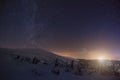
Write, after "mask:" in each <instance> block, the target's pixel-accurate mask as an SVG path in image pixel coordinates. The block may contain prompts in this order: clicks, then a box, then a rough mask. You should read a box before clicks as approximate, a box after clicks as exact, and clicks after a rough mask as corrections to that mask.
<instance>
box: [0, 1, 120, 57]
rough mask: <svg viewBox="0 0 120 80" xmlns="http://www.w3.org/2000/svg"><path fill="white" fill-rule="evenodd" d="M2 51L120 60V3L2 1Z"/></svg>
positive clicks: (0, 14)
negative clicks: (35, 50)
mask: <svg viewBox="0 0 120 80" xmlns="http://www.w3.org/2000/svg"><path fill="white" fill-rule="evenodd" d="M0 47H4V48H43V49H46V50H49V51H52V52H55V53H57V54H60V55H64V56H72V57H77V58H93V57H90V56H91V55H92V56H94V57H95V55H97V56H98V55H99V54H103V55H109V56H110V57H111V56H112V58H115V59H120V1H119V0H1V2H0ZM104 52H106V53H104Z"/></svg>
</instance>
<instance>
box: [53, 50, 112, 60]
mask: <svg viewBox="0 0 120 80" xmlns="http://www.w3.org/2000/svg"><path fill="white" fill-rule="evenodd" d="M53 53H55V54H57V55H60V56H65V57H71V58H75V59H97V60H104V59H106V60H113V57H112V55H110V54H109V53H108V52H105V51H91V52H88V53H87V54H86V55H83V54H81V53H82V52H80V53H79V54H76V53H72V52H71V53H70V52H56V51H53Z"/></svg>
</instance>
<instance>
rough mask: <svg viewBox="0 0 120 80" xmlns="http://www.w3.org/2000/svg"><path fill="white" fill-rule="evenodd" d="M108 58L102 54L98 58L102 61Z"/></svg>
mask: <svg viewBox="0 0 120 80" xmlns="http://www.w3.org/2000/svg"><path fill="white" fill-rule="evenodd" d="M105 59H106V58H105V57H104V56H100V57H99V58H98V60H100V61H104V60H105Z"/></svg>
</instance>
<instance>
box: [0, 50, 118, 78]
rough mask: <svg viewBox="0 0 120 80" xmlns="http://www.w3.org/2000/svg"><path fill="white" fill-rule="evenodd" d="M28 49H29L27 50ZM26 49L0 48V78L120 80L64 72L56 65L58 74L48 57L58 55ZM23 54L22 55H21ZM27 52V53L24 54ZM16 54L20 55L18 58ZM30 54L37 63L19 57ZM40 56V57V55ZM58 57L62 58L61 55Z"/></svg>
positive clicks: (63, 69) (51, 57)
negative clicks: (38, 60)
mask: <svg viewBox="0 0 120 80" xmlns="http://www.w3.org/2000/svg"><path fill="white" fill-rule="evenodd" d="M28 51H29V50H28ZM28 51H26V50H20V51H19V50H12V51H11V50H6V49H4V50H3V49H2V50H0V80H120V76H117V77H116V76H109V75H99V74H91V75H75V74H74V72H73V71H71V72H66V71H65V68H64V67H57V69H58V70H59V74H56V73H54V72H52V70H53V69H54V65H53V64H52V60H50V63H45V62H44V61H46V62H48V61H49V59H53V58H54V60H55V58H56V57H57V58H58V57H59V56H57V55H54V54H52V53H49V52H46V53H45V51H41V52H42V54H44V53H45V54H44V55H42V54H39V56H38V54H34V52H36V51H33V50H32V51H30V52H29V53H30V54H31V56H30V55H29V54H28ZM12 53H13V54H12ZM21 54H23V55H21ZM24 54H27V55H28V56H27V55H24ZM17 55H20V58H18V56H17ZM48 55H49V56H48ZM32 56H37V57H38V58H40V62H39V63H38V64H33V63H32V62H29V60H28V61H26V60H23V59H21V57H22V58H26V57H29V58H30V59H31V58H32ZM40 56H42V58H41V57H40ZM49 57H50V58H49ZM44 59H45V60H44ZM59 59H61V60H63V59H64V58H62V57H61V56H60V57H59ZM64 60H65V59H64Z"/></svg>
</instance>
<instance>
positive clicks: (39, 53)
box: [0, 48, 69, 61]
mask: <svg viewBox="0 0 120 80" xmlns="http://www.w3.org/2000/svg"><path fill="white" fill-rule="evenodd" d="M0 54H15V55H21V56H26V57H30V58H33V57H36V58H38V59H43V60H46V61H53V60H55V59H60V60H69V58H65V57H62V56H59V55H56V54H54V53H52V52H49V51H46V50H43V49H35V48H29V49H6V48H0Z"/></svg>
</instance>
